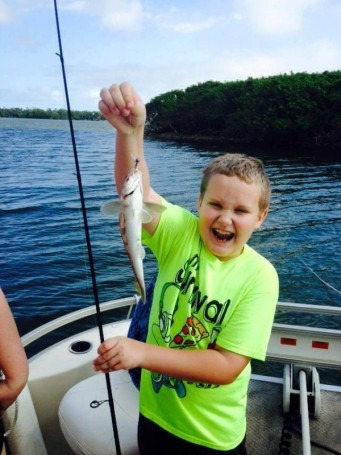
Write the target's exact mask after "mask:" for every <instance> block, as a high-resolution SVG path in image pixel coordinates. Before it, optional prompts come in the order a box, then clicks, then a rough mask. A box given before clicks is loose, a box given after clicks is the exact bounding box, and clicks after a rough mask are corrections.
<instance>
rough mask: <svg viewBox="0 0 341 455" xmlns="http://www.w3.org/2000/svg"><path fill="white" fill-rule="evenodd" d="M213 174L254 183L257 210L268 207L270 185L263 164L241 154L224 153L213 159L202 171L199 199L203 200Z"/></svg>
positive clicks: (256, 159)
mask: <svg viewBox="0 0 341 455" xmlns="http://www.w3.org/2000/svg"><path fill="white" fill-rule="evenodd" d="M215 174H222V175H227V176H228V177H234V176H236V177H239V178H240V179H241V180H243V181H244V182H246V183H254V184H256V185H258V186H259V187H260V190H261V196H260V199H259V210H260V211H261V212H263V211H264V210H266V209H267V208H268V207H269V204H270V197H271V184H270V180H269V178H268V176H267V174H266V172H265V169H264V165H263V162H262V161H261V160H259V159H258V158H253V157H251V156H247V155H244V154H241V153H226V154H225V155H221V156H218V157H217V158H214V159H213V160H212V161H211V162H210V163H209V164H208V165H207V166H206V167H205V168H204V169H203V176H202V179H201V185H200V197H201V198H203V197H204V194H205V192H206V189H207V186H208V182H209V181H210V178H211V177H212V176H213V175H215Z"/></svg>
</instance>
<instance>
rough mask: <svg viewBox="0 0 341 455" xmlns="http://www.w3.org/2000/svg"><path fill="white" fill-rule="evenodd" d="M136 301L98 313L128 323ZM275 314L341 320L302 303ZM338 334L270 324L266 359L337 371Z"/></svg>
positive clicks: (105, 306) (68, 318)
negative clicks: (120, 312)
mask: <svg viewBox="0 0 341 455" xmlns="http://www.w3.org/2000/svg"><path fill="white" fill-rule="evenodd" d="M138 300H139V297H138V296H136V295H135V296H132V297H127V298H122V299H117V300H110V301H108V302H104V303H101V304H100V308H101V312H106V311H109V310H115V309H118V308H124V307H127V308H128V311H127V316H126V318H127V319H129V318H130V315H131V311H132V309H133V307H134V305H136V304H137V302H138ZM279 312H299V313H310V314H314V313H315V314H319V315H330V316H341V308H339V307H332V306H327V305H309V304H303V303H291V302H278V304H277V314H278V313H279ZM95 313H96V307H95V305H91V306H89V307H86V308H84V309H81V310H77V311H74V312H72V313H68V314H66V315H64V316H61V317H59V318H56V319H54V320H52V321H49V322H47V323H46V324H43V325H41V326H40V327H37V328H36V329H34V330H32V331H31V332H29V333H27V334H26V335H23V336H22V337H21V340H22V343H23V345H24V347H27V346H28V345H30V344H31V343H33V342H34V341H36V340H38V339H39V338H42V337H43V336H45V335H47V334H48V333H50V332H52V331H54V330H57V329H59V328H61V327H64V326H66V325H68V324H71V323H73V322H75V321H78V320H81V319H84V318H86V317H88V316H92V315H94V314H95ZM340 353H341V331H340V330H335V329H326V328H317V327H307V326H300V325H289V324H279V323H274V324H273V329H272V333H271V338H270V342H269V347H268V353H267V359H268V360H274V361H279V362H284V363H288V362H290V363H292V362H299V363H303V364H309V365H316V366H323V367H326V368H328V367H331V368H341V354H340Z"/></svg>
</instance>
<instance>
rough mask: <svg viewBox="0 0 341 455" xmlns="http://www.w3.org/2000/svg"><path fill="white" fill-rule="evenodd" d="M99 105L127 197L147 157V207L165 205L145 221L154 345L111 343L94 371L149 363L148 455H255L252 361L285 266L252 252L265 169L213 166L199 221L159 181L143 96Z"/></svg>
mask: <svg viewBox="0 0 341 455" xmlns="http://www.w3.org/2000/svg"><path fill="white" fill-rule="evenodd" d="M99 108H100V110H101V112H102V114H103V115H104V117H105V118H106V119H107V121H108V122H109V123H110V124H111V125H112V126H113V127H115V128H116V131H117V135H116V158H115V179H116V185H117V190H118V192H120V191H121V188H122V184H123V181H124V178H125V176H126V175H127V174H128V172H129V171H130V170H131V169H132V168H133V166H134V159H135V158H136V157H138V159H139V160H140V161H139V169H140V171H141V172H142V175H143V177H142V180H143V197H144V201H147V202H154V203H157V204H163V205H164V206H165V207H166V210H164V211H163V212H162V213H158V214H155V215H154V217H153V218H152V220H151V221H150V222H149V223H148V224H145V225H143V242H144V243H145V244H146V245H147V246H148V247H149V248H150V249H151V250H152V252H153V254H154V255H155V257H156V259H157V261H158V277H157V280H156V283H155V288H154V296H153V303H152V308H151V314H150V319H149V327H148V336H147V342H146V343H142V342H140V341H136V340H132V339H128V338H125V337H115V338H112V339H109V340H106V341H105V342H104V343H103V344H102V345H101V346H100V347H99V349H98V353H99V356H98V357H97V359H96V360H95V361H94V368H95V370H97V371H103V372H109V371H113V370H119V369H127V370H129V369H132V368H135V367H141V368H142V378H141V386H140V419H139V426H138V441H139V449H140V454H141V455H154V454H155V455H156V454H157V455H159V454H161V453H162V454H163V455H166V454H174V453H185V451H186V453H189V454H193V455H196V454H198V455H199V454H230V455H232V454H233V455H237V454H238V455H241V454H246V447H245V433H246V396H247V388H248V383H249V379H250V371H251V368H250V359H251V358H255V359H259V360H264V359H265V354H266V348H267V343H268V340H269V337H270V332H271V327H272V322H273V317H274V312H275V306H276V302H277V299H278V277H277V274H276V271H275V270H274V268H273V267H272V265H271V264H270V263H269V262H268V261H267V260H266V259H265V258H263V257H262V256H260V255H259V254H258V253H256V252H255V251H254V250H253V249H252V248H250V247H249V246H248V245H247V241H248V240H249V238H250V237H251V234H252V232H253V231H254V229H256V228H258V227H260V226H261V224H262V222H263V221H264V219H265V218H266V215H267V213H268V206H269V199H270V184H269V181H268V178H267V176H266V174H265V172H264V169H263V166H262V163H261V162H260V161H259V160H256V159H253V158H248V157H245V156H243V155H233V154H227V155H224V156H221V157H218V158H216V159H215V160H213V162H212V163H211V164H210V165H209V166H207V168H206V169H205V170H204V174H203V179H202V184H201V189H200V195H199V199H198V213H199V216H198V218H197V217H196V216H194V215H193V214H191V213H189V212H188V211H186V210H184V209H182V208H180V207H178V206H175V205H172V204H170V203H168V202H167V201H165V200H164V199H162V198H161V196H159V195H158V194H157V193H156V192H155V191H154V190H153V189H152V188H151V186H150V179H149V173H148V167H147V164H146V161H145V158H144V154H143V134H144V124H145V121H146V111H145V107H144V105H143V103H142V101H141V100H140V98H139V97H138V95H137V94H136V92H135V91H134V89H133V88H132V87H131V86H130V85H129V84H128V83H123V84H121V85H112V86H111V87H110V88H109V89H102V91H101V101H100V102H99Z"/></svg>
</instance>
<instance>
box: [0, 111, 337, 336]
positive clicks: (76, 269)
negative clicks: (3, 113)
mask: <svg viewBox="0 0 341 455" xmlns="http://www.w3.org/2000/svg"><path fill="white" fill-rule="evenodd" d="M74 127H75V131H76V141H77V149H78V154H79V163H80V168H81V174H82V181H83V186H84V194H85V198H86V207H87V213H88V222H89V226H90V235H91V243H92V248H93V254H94V261H95V268H96V280H97V284H98V289H99V297H100V301H106V300H109V299H113V298H118V297H124V296H128V295H131V294H133V293H134V285H133V281H132V272H131V269H130V267H129V264H128V259H127V256H126V254H125V252H124V249H123V246H122V242H121V239H120V236H119V230H118V225H117V223H116V221H112V220H107V219H104V218H103V217H102V216H101V214H100V211H99V208H100V205H101V204H102V203H103V202H104V201H107V200H109V199H111V198H114V197H116V192H115V187H114V184H113V177H112V157H113V143H114V133H113V131H112V130H111V128H110V127H109V126H108V125H107V124H106V123H105V122H87V121H76V122H74ZM0 144H1V153H0V169H1V184H0V223H1V236H0V264H1V267H0V283H1V287H2V288H3V289H4V291H5V293H6V295H7V297H8V300H9V301H10V304H11V307H12V310H13V313H14V315H15V317H16V321H17V324H18V327H19V330H20V333H21V334H24V333H26V332H27V331H29V330H31V329H32V328H34V327H36V326H38V325H40V324H41V323H42V322H46V321H47V320H50V319H52V318H54V317H57V316H60V315H62V314H65V313H67V312H69V311H70V310H76V309H80V308H83V307H86V306H88V305H91V304H92V303H93V294H92V289H91V280H90V273H89V267H88V257H87V251H86V246H85V237H84V232H83V224H82V214H81V209H80V201H79V193H78V183H77V178H76V175H75V165H74V157H73V150H72V146H71V140H70V133H69V129H68V122H66V121H58V120H28V119H0ZM145 148H146V155H147V159H148V163H149V166H150V171H151V176H152V184H153V186H154V187H155V188H156V189H157V191H158V192H160V193H161V194H162V195H164V196H165V197H166V198H168V199H169V200H170V201H172V202H175V203H179V204H182V205H183V206H185V207H187V208H188V209H190V210H192V211H194V212H195V211H196V199H197V195H198V188H199V181H200V178H201V169H202V167H203V166H204V165H206V164H207V163H208V162H209V161H210V160H211V159H212V157H214V156H216V155H217V154H219V153H222V152H223V151H224V150H223V148H220V149H216V148H215V149H213V148H212V147H211V149H208V148H207V147H206V148H205V147H200V146H198V145H196V146H195V147H194V146H189V145H177V144H175V143H172V142H159V141H146V146H145ZM250 153H251V152H250ZM258 156H260V157H261V158H262V159H263V161H264V163H265V165H266V167H267V169H268V173H269V176H270V179H271V181H272V185H273V198H272V206H271V211H270V214H269V216H268V218H267V220H266V222H265V223H264V225H263V227H262V228H261V230H260V231H258V232H257V233H255V234H254V236H253V238H252V239H251V241H250V245H251V246H253V247H255V248H256V249H257V250H258V251H259V252H260V253H261V254H263V255H264V256H266V257H267V258H268V259H269V260H270V261H271V262H272V263H273V264H274V265H275V267H276V268H277V271H278V273H279V277H280V286H281V287H280V300H281V301H290V302H300V303H312V304H317V305H318V304H323V305H335V306H340V305H341V302H340V291H341V284H340V276H341V273H340V258H341V252H340V243H339V242H340V241H339V239H340V217H341V203H340V187H341V180H340V169H341V164H340V162H323V161H321V160H320V161H319V162H317V161H316V160H315V159H313V158H311V157H307V156H300V154H299V152H298V153H297V154H296V155H293V154H291V155H290V156H285V153H283V156H281V157H272V156H270V155H269V153H268V152H267V153H265V152H264V153H261V152H258ZM145 270H146V279H147V280H148V278H150V277H151V276H152V274H153V273H155V263H154V261H153V259H152V257H151V256H150V255H147V258H146V260H145ZM298 317H299V320H298V322H299V323H300V324H301V323H302V324H304V323H309V324H310V325H317V326H318V325H323V324H325V325H327V326H329V327H335V328H340V325H341V324H340V321H337V320H335V319H336V318H334V319H330V320H329V319H328V320H324V319H323V318H322V317H321V316H320V317H315V318H313V319H311V318H309V317H308V316H304V315H300V316H297V315H295V318H296V320H297V318H298Z"/></svg>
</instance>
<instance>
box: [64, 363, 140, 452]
mask: <svg viewBox="0 0 341 455" xmlns="http://www.w3.org/2000/svg"><path fill="white" fill-rule="evenodd" d="M109 376H110V382H111V389H112V394H113V399H114V407H115V415H116V421H117V428H118V435H119V441H120V448H121V452H122V453H123V454H124V455H138V453H139V452H138V447H137V422H138V412H139V411H138V390H137V389H136V387H135V386H134V385H133V383H132V382H131V378H130V376H129V374H128V372H126V371H116V372H113V373H110V375H109ZM93 402H95V403H93ZM90 403H93V404H92V406H90ZM58 414H59V423H60V427H61V429H62V432H63V434H64V437H65V439H66V441H67V443H68V444H69V446H70V448H71V449H72V451H73V452H74V453H75V454H78V455H83V454H86V455H107V454H108V455H109V454H110V455H115V454H116V446H115V439H114V432H113V427H112V420H111V414H110V409H109V402H108V393H107V386H106V379H105V375H104V374H96V375H94V376H91V377H90V378H88V379H85V380H84V381H81V382H79V383H78V384H76V385H74V386H73V387H71V389H69V390H68V391H67V392H66V394H65V395H64V397H63V399H62V400H61V402H60V405H59V411H58Z"/></svg>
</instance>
